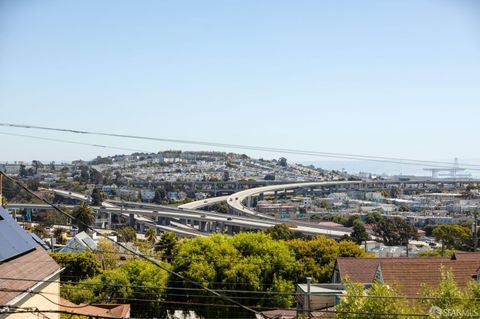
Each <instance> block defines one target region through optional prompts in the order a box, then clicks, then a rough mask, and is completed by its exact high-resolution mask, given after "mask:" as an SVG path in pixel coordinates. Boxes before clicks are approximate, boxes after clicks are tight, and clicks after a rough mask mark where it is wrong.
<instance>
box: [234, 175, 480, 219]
mask: <svg viewBox="0 0 480 319" xmlns="http://www.w3.org/2000/svg"><path fill="white" fill-rule="evenodd" d="M478 183H480V180H473V179H467V180H431V179H425V180H412V181H388V180H385V181H328V182H307V183H292V184H281V185H271V186H263V187H256V188H251V189H247V190H244V191H240V192H238V193H235V194H232V195H230V196H229V197H228V199H227V204H228V206H229V207H230V209H231V210H232V211H234V212H236V213H239V214H247V215H252V216H257V217H259V218H265V219H272V217H271V216H268V215H264V214H260V213H258V212H257V211H255V210H253V209H251V208H250V207H249V205H248V204H247V205H244V203H245V202H248V201H249V200H250V199H251V198H252V197H255V196H259V195H260V194H266V193H275V192H278V191H287V190H291V189H295V188H330V189H333V190H334V191H348V190H354V189H357V190H358V189H361V190H367V191H374V190H378V189H384V188H387V186H389V185H398V186H400V187H402V188H409V187H410V188H418V185H423V187H425V186H426V185H436V186H442V187H443V186H445V185H466V184H478Z"/></svg>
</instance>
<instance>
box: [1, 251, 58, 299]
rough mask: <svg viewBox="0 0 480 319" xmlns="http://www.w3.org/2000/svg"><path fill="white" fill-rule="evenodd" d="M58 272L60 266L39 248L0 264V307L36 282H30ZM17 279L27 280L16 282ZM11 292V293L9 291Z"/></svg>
mask: <svg viewBox="0 0 480 319" xmlns="http://www.w3.org/2000/svg"><path fill="white" fill-rule="evenodd" d="M58 270H60V266H59V265H58V264H57V263H56V262H55V260H53V259H52V257H50V256H49V255H48V254H47V252H46V251H45V250H44V249H43V248H40V247H37V248H35V249H34V250H32V251H30V252H28V253H25V254H22V255H19V256H17V257H15V258H12V259H9V260H7V261H5V262H1V263H0V278H12V279H15V280H9V279H0V289H2V290H3V291H0V305H5V304H6V303H8V302H9V301H11V300H12V299H14V298H15V297H17V296H19V295H21V294H22V293H23V290H26V289H29V288H32V287H33V286H35V285H36V284H37V282H35V281H32V280H40V281H41V280H45V278H47V277H49V276H50V275H52V274H54V273H55V272H56V271H58ZM17 279H27V280H28V281H25V280H17ZM10 290H11V291H10Z"/></svg>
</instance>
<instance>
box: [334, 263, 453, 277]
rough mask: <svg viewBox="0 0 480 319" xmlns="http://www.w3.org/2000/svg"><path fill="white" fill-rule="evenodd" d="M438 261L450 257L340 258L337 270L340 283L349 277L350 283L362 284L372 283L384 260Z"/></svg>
mask: <svg viewBox="0 0 480 319" xmlns="http://www.w3.org/2000/svg"><path fill="white" fill-rule="evenodd" d="M430 259H438V260H444V261H448V260H450V258H448V257H399V258H357V257H339V258H337V265H336V267H337V269H338V271H339V275H340V281H342V282H343V281H344V280H345V279H346V278H347V277H348V278H349V279H350V281H353V282H360V283H372V282H373V279H374V277H375V272H376V271H377V267H378V265H379V264H380V262H381V261H383V260H396V261H407V262H410V261H414V260H422V261H425V260H430Z"/></svg>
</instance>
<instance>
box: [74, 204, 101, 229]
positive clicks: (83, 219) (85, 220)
mask: <svg viewBox="0 0 480 319" xmlns="http://www.w3.org/2000/svg"><path fill="white" fill-rule="evenodd" d="M72 216H73V217H75V221H74V223H75V224H76V225H77V226H78V229H79V230H80V231H86V230H88V227H87V226H91V225H92V224H93V222H94V221H95V212H94V211H93V209H92V208H91V207H90V206H88V205H87V204H86V203H81V204H80V205H78V206H77V207H75V208H74V209H73V211H72Z"/></svg>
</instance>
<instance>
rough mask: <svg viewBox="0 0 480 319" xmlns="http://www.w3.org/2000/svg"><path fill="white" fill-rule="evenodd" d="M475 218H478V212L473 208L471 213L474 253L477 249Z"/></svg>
mask: <svg viewBox="0 0 480 319" xmlns="http://www.w3.org/2000/svg"><path fill="white" fill-rule="evenodd" d="M477 217H478V211H477V209H476V208H475V209H474V211H473V251H474V252H476V251H477V248H478V234H477Z"/></svg>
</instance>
